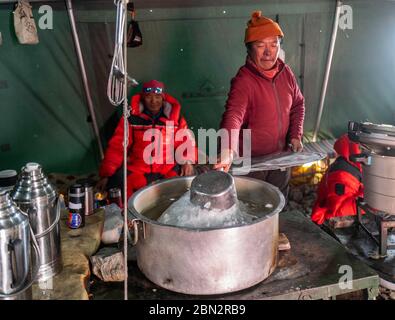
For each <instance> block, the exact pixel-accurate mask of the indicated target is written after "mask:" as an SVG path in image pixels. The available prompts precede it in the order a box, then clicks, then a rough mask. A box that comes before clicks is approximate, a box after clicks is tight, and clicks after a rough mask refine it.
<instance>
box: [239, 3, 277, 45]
mask: <svg viewBox="0 0 395 320" xmlns="http://www.w3.org/2000/svg"><path fill="white" fill-rule="evenodd" d="M274 36H280V37H284V33H283V32H282V30H281V28H280V26H279V25H278V23H277V22H274V21H273V20H272V19H269V18H266V17H262V11H254V12H253V13H252V15H251V20H249V21H248V22H247V29H246V34H245V38H244V43H248V42H253V41H257V40H262V39H264V38H267V37H274Z"/></svg>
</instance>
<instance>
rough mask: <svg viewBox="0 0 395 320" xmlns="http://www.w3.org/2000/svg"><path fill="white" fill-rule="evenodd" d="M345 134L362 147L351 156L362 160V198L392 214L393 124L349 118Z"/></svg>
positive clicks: (394, 174)
mask: <svg viewBox="0 0 395 320" xmlns="http://www.w3.org/2000/svg"><path fill="white" fill-rule="evenodd" d="M348 135H349V137H350V139H351V140H352V141H354V142H357V143H359V144H360V145H361V146H362V148H363V153H362V154H361V155H358V156H356V157H352V158H353V159H354V160H355V161H357V162H360V163H362V182H363V184H364V201H365V202H366V203H367V204H368V205H369V206H370V207H371V208H373V209H376V210H379V211H384V212H385V213H387V214H390V215H395V127H393V126H390V125H382V124H381V125H379V124H373V123H369V122H366V123H365V122H364V123H356V122H350V123H349V132H348Z"/></svg>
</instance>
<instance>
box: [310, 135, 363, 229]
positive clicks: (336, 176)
mask: <svg viewBox="0 0 395 320" xmlns="http://www.w3.org/2000/svg"><path fill="white" fill-rule="evenodd" d="M334 149H335V151H336V152H337V154H338V157H337V159H336V161H335V162H334V163H332V164H331V165H330V167H329V169H328V171H327V172H326V173H325V175H324V177H323V179H322V181H321V182H320V184H319V186H318V194H317V200H316V202H315V204H314V207H313V211H312V215H311V220H313V221H314V222H315V223H317V224H322V223H324V221H325V220H328V219H330V218H333V217H343V216H351V215H356V214H357V211H356V199H357V197H363V185H362V182H361V181H362V171H361V165H360V164H359V163H355V162H351V161H350V155H352V154H359V153H361V151H360V149H359V146H358V144H356V143H354V142H351V141H350V140H349V138H348V136H347V135H343V136H341V137H340V138H339V139H338V140H337V141H336V143H335V145H334Z"/></svg>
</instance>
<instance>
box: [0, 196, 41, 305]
mask: <svg viewBox="0 0 395 320" xmlns="http://www.w3.org/2000/svg"><path fill="white" fill-rule="evenodd" d="M31 240H33V241H34V240H35V239H34V236H32V237H31V229H30V225H29V218H28V217H27V215H26V214H25V213H23V212H22V211H21V210H20V209H19V208H18V207H17V206H16V204H15V203H14V202H13V201H12V199H11V197H10V195H9V193H8V192H6V191H5V190H3V191H0V262H1V263H0V300H19V299H23V300H24V299H31V297H32V292H31V285H32V283H33V281H34V277H35V274H37V271H38V263H37V261H38V260H39V257H38V247H37V244H36V245H35V246H34V247H33V248H34V249H35V250H34V251H35V262H36V263H35V265H36V267H35V270H34V271H33V274H32V262H33V261H34V260H33V259H31V247H30V243H31ZM33 243H34V242H33Z"/></svg>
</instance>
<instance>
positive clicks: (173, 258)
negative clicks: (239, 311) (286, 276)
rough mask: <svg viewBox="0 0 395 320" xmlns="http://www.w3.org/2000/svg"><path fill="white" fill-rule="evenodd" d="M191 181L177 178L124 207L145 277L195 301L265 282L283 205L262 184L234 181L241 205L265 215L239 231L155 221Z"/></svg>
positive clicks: (271, 267) (278, 195)
mask: <svg viewBox="0 0 395 320" xmlns="http://www.w3.org/2000/svg"><path fill="white" fill-rule="evenodd" d="M193 178H194V177H177V178H173V179H168V180H164V181H162V182H159V183H158V184H154V185H151V186H148V187H145V188H143V189H141V190H139V191H138V192H136V193H135V194H134V195H133V196H132V197H131V198H130V199H129V201H128V208H129V211H130V212H131V214H132V216H133V219H134V220H133V242H134V244H135V245H136V251H137V264H138V267H139V268H140V270H141V271H142V272H143V273H144V275H145V276H146V277H147V278H148V279H150V280H151V281H152V282H154V283H155V284H157V285H159V286H161V287H163V288H166V289H168V290H172V291H176V292H180V293H186V294H196V295H212V294H222V293H228V292H234V291H238V290H242V289H245V288H248V287H251V286H253V285H255V284H257V283H259V282H261V281H263V280H264V279H266V278H267V277H268V276H269V275H270V274H271V273H272V272H273V271H274V269H275V268H276V265H277V255H278V235H279V231H278V215H279V213H280V211H281V210H282V208H283V207H284V205H285V199H284V197H283V195H282V194H281V192H280V191H279V190H278V188H276V187H274V186H272V185H271V184H268V183H266V182H263V181H260V180H256V179H252V178H248V177H235V178H234V182H235V186H236V190H237V196H238V198H239V200H242V201H245V202H248V203H254V204H256V205H257V206H258V207H261V206H265V205H266V204H267V203H270V204H271V205H272V208H271V209H270V210H268V211H267V212H265V213H264V212H263V211H262V212H256V213H255V212H254V214H255V215H258V216H259V218H258V219H256V220H255V221H254V222H252V223H250V224H246V225H242V226H234V227H223V228H215V229H204V228H203V229H196V228H186V227H176V226H170V225H164V224H161V223H159V222H158V221H156V219H158V217H159V216H160V215H161V213H162V212H163V211H164V210H165V209H166V208H167V207H168V206H169V205H170V204H171V199H173V200H174V199H178V198H180V197H181V196H182V195H183V194H184V193H185V192H186V191H187V190H188V189H189V188H190V187H191V183H192V180H193Z"/></svg>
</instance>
